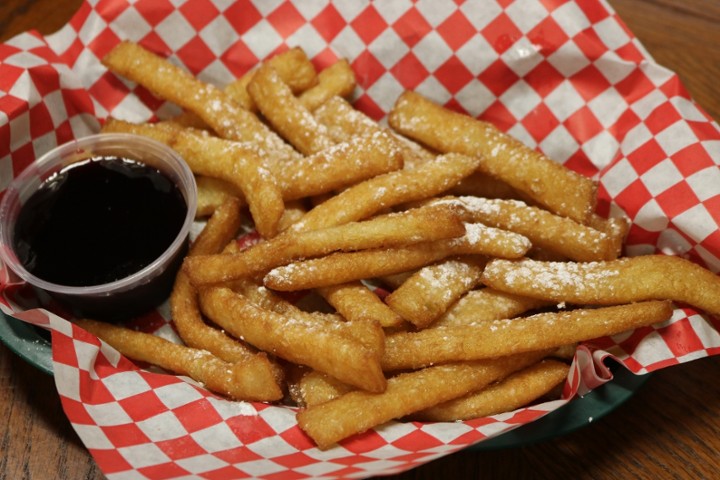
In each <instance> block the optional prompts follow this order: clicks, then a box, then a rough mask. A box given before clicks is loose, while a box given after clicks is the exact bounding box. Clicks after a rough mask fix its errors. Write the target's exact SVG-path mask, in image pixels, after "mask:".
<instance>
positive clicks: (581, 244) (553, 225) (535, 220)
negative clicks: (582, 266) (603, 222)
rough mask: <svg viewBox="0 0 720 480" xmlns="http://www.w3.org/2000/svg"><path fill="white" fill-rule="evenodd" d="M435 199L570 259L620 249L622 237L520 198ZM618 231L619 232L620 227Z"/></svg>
mask: <svg viewBox="0 0 720 480" xmlns="http://www.w3.org/2000/svg"><path fill="white" fill-rule="evenodd" d="M437 202H453V203H458V204H460V205H462V206H463V207H464V208H465V210H466V212H467V217H466V219H465V221H468V222H482V223H484V224H486V225H489V226H492V227H496V228H502V229H504V230H510V231H513V232H516V233H519V234H521V235H525V236H526V237H528V238H529V239H530V241H531V242H532V244H533V247H536V248H541V249H543V250H546V251H548V252H552V253H555V254H558V255H561V256H563V257H566V258H569V259H571V260H576V261H579V262H589V261H593V260H614V259H616V258H617V257H618V256H619V255H620V253H621V252H620V248H619V247H620V245H621V244H622V238H620V240H618V239H617V238H615V236H614V235H612V234H610V233H606V232H604V231H601V230H597V229H595V228H592V227H589V226H586V225H583V224H581V223H578V222H576V221H574V220H571V219H569V218H567V217H561V216H559V215H554V214H552V213H550V212H548V211H547V210H543V209H541V208H538V207H533V206H529V205H527V204H525V203H524V202H521V201H519V200H503V199H495V198H482V197H475V196H462V197H447V198H443V199H440V200H437ZM617 233H618V234H620V231H618V232H617Z"/></svg>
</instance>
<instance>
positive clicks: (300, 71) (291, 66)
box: [223, 47, 320, 112]
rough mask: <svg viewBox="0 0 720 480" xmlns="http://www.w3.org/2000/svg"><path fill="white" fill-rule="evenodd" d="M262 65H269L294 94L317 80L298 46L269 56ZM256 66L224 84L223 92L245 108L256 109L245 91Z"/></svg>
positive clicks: (315, 73)
mask: <svg viewBox="0 0 720 480" xmlns="http://www.w3.org/2000/svg"><path fill="white" fill-rule="evenodd" d="M263 65H269V66H270V67H272V68H273V70H275V72H277V74H278V76H279V77H280V79H281V80H282V81H283V83H285V84H286V85H287V86H288V87H289V88H290V90H291V91H292V92H293V93H295V94H301V93H302V92H304V91H305V90H307V89H309V88H312V87H314V86H316V85H317V83H318V82H319V80H320V79H319V78H318V74H317V72H316V71H315V67H313V64H312V62H311V61H310V59H309V58H308V57H307V54H306V53H305V51H304V50H303V49H302V48H300V47H293V48H291V49H290V50H287V51H285V52H282V53H279V54H277V55H274V56H272V57H270V58H269V59H268V60H267V61H265V62H263ZM257 70H258V69H257V68H253V69H252V70H250V71H248V72H247V73H245V74H244V75H243V76H241V77H240V78H238V79H237V80H235V81H234V82H231V83H229V84H227V85H226V86H225V88H224V89H223V90H224V92H225V93H226V94H227V95H229V96H230V97H231V98H232V99H233V100H235V101H236V102H237V103H238V104H239V105H240V106H242V107H243V108H244V109H245V110H249V111H251V112H254V111H255V110H257V107H256V105H255V102H253V99H252V97H251V96H250V94H249V93H248V91H247V86H248V84H250V82H251V81H252V79H253V77H254V76H255V74H256V73H257Z"/></svg>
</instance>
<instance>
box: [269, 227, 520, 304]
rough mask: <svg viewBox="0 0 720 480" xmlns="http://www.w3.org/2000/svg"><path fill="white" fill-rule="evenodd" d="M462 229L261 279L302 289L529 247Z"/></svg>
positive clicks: (494, 232)
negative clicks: (451, 236)
mask: <svg viewBox="0 0 720 480" xmlns="http://www.w3.org/2000/svg"><path fill="white" fill-rule="evenodd" d="M466 230H467V233H466V234H465V235H464V236H463V237H460V238H454V239H448V240H438V241H434V242H422V243H417V244H414V245H407V246H400V247H394V248H388V249H370V250H362V251H357V252H342V253H333V254H330V255H327V256H325V257H320V258H314V259H310V260H304V261H298V262H294V263H290V264H288V265H285V266H281V267H276V268H274V269H272V270H270V271H269V272H268V273H267V275H265V278H264V280H263V282H264V283H265V286H267V287H268V288H272V289H274V290H280V291H292V290H304V289H308V288H317V287H325V286H328V285H337V284H339V283H346V282H349V281H352V280H363V279H371V278H376V277H382V276H385V275H392V274H396V273H400V272H404V271H407V270H412V269H416V268H419V267H423V266H425V265H429V264H431V263H433V262H436V261H438V260H442V259H444V258H446V257H449V256H454V255H487V256H493V257H503V258H519V257H522V256H523V255H524V254H525V253H527V251H528V249H529V248H530V242H529V241H528V240H527V239H526V238H525V237H523V236H522V235H518V234H516V233H512V232H506V231H504V230H498V229H495V228H490V227H486V226H484V225H481V224H471V225H466Z"/></svg>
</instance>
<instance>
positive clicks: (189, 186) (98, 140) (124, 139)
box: [0, 133, 197, 296]
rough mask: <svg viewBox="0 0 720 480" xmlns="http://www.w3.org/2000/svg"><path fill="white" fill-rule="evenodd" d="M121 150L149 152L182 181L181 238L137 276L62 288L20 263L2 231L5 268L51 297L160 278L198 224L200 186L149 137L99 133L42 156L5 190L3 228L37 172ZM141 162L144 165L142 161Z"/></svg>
mask: <svg viewBox="0 0 720 480" xmlns="http://www.w3.org/2000/svg"><path fill="white" fill-rule="evenodd" d="M122 146H132V147H135V148H136V147H139V146H140V147H142V148H143V149H147V150H148V151H149V153H151V154H152V155H154V156H155V157H158V158H161V159H162V160H163V161H162V163H163V164H165V165H168V166H170V169H171V170H172V171H173V172H174V173H175V175H177V177H178V179H179V181H175V184H176V185H177V187H178V189H179V190H180V192H181V194H182V195H183V197H184V199H185V203H186V205H187V213H186V215H185V220H184V221H183V224H182V227H181V228H180V230H179V231H178V234H177V235H176V237H175V239H174V240H173V242H172V243H171V244H170V245H169V246H168V247H167V248H166V249H165V251H163V253H162V254H161V255H159V256H158V257H157V258H156V259H155V260H153V261H152V262H151V263H149V264H148V265H146V266H145V267H143V268H142V269H140V270H138V271H137V272H135V273H133V274H131V275H128V276H126V277H123V278H121V279H118V280H114V281H112V282H107V283H102V284H97V285H87V286H72V285H62V284H58V283H54V282H49V281H47V280H43V279H42V278H39V277H37V276H35V275H33V274H32V273H30V272H29V271H28V270H27V269H26V268H25V266H24V265H23V264H22V262H20V261H19V259H18V257H17V255H16V254H15V252H14V248H13V238H12V235H11V233H10V230H11V229H8V228H0V260H1V261H2V262H3V263H4V264H5V266H7V267H8V268H9V269H10V270H12V271H13V272H14V273H15V274H16V275H18V276H19V277H20V278H21V279H22V280H24V281H25V282H27V283H29V284H31V285H33V286H35V287H37V288H40V289H42V290H45V291H48V292H51V293H56V294H62V295H68V296H103V295H107V296H109V295H111V294H113V293H118V292H122V291H126V290H129V289H130V288H131V287H134V286H136V285H142V284H144V283H146V282H148V281H150V280H151V279H152V278H154V277H155V276H156V275H157V274H160V273H161V271H162V269H161V268H160V267H161V266H162V265H163V264H165V263H167V262H169V261H170V260H171V259H172V258H173V256H174V255H175V254H176V253H177V252H178V251H179V250H180V249H181V248H182V247H183V245H184V244H185V242H186V240H187V238H188V236H189V233H190V228H191V226H192V224H193V222H194V220H195V211H196V209H197V185H196V183H195V177H194V175H193V173H192V171H191V170H190V167H189V166H188V164H187V163H186V162H185V160H184V159H183V158H182V157H181V156H180V155H179V154H178V153H177V152H176V151H175V150H173V149H172V148H170V147H169V146H168V145H166V144H164V143H161V142H159V141H157V140H154V139H152V138H149V137H144V136H141V135H136V134H131V133H98V134H94V135H89V136H85V137H80V138H77V139H74V140H71V141H69V142H66V143H64V144H62V145H58V146H57V147H54V148H53V149H51V150H50V151H48V152H47V153H45V154H43V155H41V156H40V158H38V159H37V160H35V161H34V162H33V163H31V164H30V165H28V166H27V167H25V169H24V170H23V171H22V172H21V173H20V174H19V175H17V176H16V177H15V178H14V179H13V180H12V182H11V183H10V185H8V187H7V188H6V189H5V191H4V193H3V196H2V198H0V225H1V226H3V227H5V226H6V223H5V222H9V219H8V217H9V215H10V207H11V203H12V201H13V200H14V201H16V202H19V199H18V196H19V194H20V192H21V191H23V189H24V188H27V186H28V184H30V182H32V181H33V180H36V179H37V173H36V172H37V171H38V169H41V168H42V167H45V166H48V165H53V164H54V162H57V163H58V164H59V165H60V169H59V170H61V169H62V168H64V167H65V166H66V165H63V164H62V162H59V161H58V159H60V158H67V156H68V154H71V153H72V152H76V151H82V150H88V151H92V150H94V149H98V148H101V147H104V148H108V147H122ZM139 161H140V162H142V160H139ZM142 163H145V162H142ZM59 170H58V171H59ZM42 183H43V181H40V182H38V183H37V186H39V185H40V184H42ZM37 186H36V187H35V189H36V188H37Z"/></svg>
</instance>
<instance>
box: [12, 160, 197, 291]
mask: <svg viewBox="0 0 720 480" xmlns="http://www.w3.org/2000/svg"><path fill="white" fill-rule="evenodd" d="M186 212H187V206H186V203H185V200H184V198H183V196H182V193H181V192H180V190H179V189H178V187H177V186H176V185H175V183H174V182H173V181H172V180H171V179H169V178H168V177H166V176H165V175H164V174H162V173H161V172H159V171H158V170H156V169H153V168H151V167H149V166H147V165H145V164H142V163H138V162H136V161H133V160H128V159H125V158H118V157H94V158H91V159H88V160H85V161H82V162H78V163H75V164H73V165H71V166H69V167H66V168H65V169H63V170H62V171H60V172H58V173H57V174H55V175H54V176H52V177H51V178H49V179H47V180H46V181H45V182H44V183H43V184H42V185H41V186H40V188H39V189H38V190H37V192H35V193H34V194H33V195H32V196H31V197H30V198H29V199H28V200H27V201H26V202H25V204H24V205H23V207H22V209H21V210H20V213H19V216H18V219H17V222H16V225H15V235H14V249H15V252H16V253H17V255H18V258H19V259H20V261H21V262H22V263H23V265H24V266H25V268H26V269H27V270H28V271H29V272H31V273H32V274H34V275H35V276H37V277H38V278H41V279H43V280H45V281H47V282H52V283H57V284H60V285H68V286H92V285H100V284H104V283H109V282H113V281H115V280H119V279H122V278H124V277H127V276H128V275H131V274H133V273H136V272H138V271H140V270H141V269H143V268H144V267H146V266H147V265H149V264H150V263H152V262H153V261H154V260H156V259H157V258H158V257H159V256H161V255H162V254H163V252H164V251H165V250H166V249H167V248H168V247H169V246H170V245H171V244H172V242H173V241H174V240H175V238H176V237H177V235H178V233H179V232H180V230H181V228H182V225H183V222H184V220H185V215H186Z"/></svg>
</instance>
